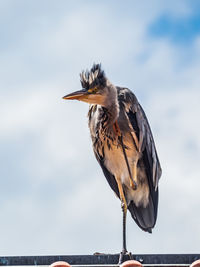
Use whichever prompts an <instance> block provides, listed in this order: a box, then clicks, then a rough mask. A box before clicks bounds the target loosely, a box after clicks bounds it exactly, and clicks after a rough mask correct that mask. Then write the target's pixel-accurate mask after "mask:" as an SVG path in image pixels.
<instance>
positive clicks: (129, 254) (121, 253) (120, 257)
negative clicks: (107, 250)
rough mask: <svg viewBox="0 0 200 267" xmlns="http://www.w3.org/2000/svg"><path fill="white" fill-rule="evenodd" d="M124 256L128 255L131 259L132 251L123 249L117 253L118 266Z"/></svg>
mask: <svg viewBox="0 0 200 267" xmlns="http://www.w3.org/2000/svg"><path fill="white" fill-rule="evenodd" d="M125 256H128V257H129V259H130V260H132V259H133V256H132V253H131V252H128V251H127V250H125V249H123V250H122V252H120V254H119V262H118V265H119V266H120V265H121V264H122V263H123V262H124V258H125Z"/></svg>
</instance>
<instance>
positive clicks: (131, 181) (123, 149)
mask: <svg viewBox="0 0 200 267" xmlns="http://www.w3.org/2000/svg"><path fill="white" fill-rule="evenodd" d="M119 140H120V143H121V146H122V151H123V154H124V159H125V161H126V166H127V169H128V173H129V181H130V186H131V188H132V189H133V190H136V189H137V181H136V180H137V163H136V165H135V167H134V169H135V170H134V176H132V173H131V169H130V166H129V162H128V158H127V155H126V149H125V147H124V143H123V136H122V135H121V136H120V137H119ZM134 178H136V180H135V179H134Z"/></svg>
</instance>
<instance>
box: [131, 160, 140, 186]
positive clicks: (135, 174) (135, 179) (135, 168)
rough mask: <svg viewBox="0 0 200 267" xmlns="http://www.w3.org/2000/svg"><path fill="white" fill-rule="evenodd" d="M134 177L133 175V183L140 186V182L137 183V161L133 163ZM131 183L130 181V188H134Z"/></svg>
mask: <svg viewBox="0 0 200 267" xmlns="http://www.w3.org/2000/svg"><path fill="white" fill-rule="evenodd" d="M132 175H133V181H135V183H136V184H138V182H137V161H134V162H133V168H132ZM131 182H132V181H131V179H130V186H131V187H132V184H131ZM133 186H134V184H133ZM132 188H133V187H132ZM133 189H135V188H133Z"/></svg>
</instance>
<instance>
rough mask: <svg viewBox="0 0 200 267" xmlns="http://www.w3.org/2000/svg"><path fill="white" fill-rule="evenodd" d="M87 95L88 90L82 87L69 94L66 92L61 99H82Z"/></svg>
mask: <svg viewBox="0 0 200 267" xmlns="http://www.w3.org/2000/svg"><path fill="white" fill-rule="evenodd" d="M87 95H88V91H87V90H85V89H83V90H79V91H76V92H73V93H71V94H68V95H66V96H63V99H67V100H74V99H76V100H82V99H83V98H85V96H87Z"/></svg>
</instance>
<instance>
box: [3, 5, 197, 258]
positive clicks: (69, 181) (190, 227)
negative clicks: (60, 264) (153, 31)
mask: <svg viewBox="0 0 200 267" xmlns="http://www.w3.org/2000/svg"><path fill="white" fill-rule="evenodd" d="M136 3H137V2H135V6H134V5H132V4H130V6H128V7H126V8H125V10H124V13H123V12H122V10H121V7H122V6H121V5H120V6H119V7H116V6H115V5H113V4H107V3H102V4H91V5H89V4H88V5H85V6H82V5H81V4H80V5H79V7H76V8H74V9H70V8H68V9H67V5H64V6H63V9H66V10H65V12H63V13H62V16H60V17H59V16H58V17H57V18H56V17H55V18H54V20H55V24H54V27H52V28H51V27H44V28H42V29H39V28H38V26H37V27H36V26H35V24H34V23H33V24H32V23H31V21H32V20H31V19H33V18H30V21H29V23H30V24H27V25H28V29H29V31H28V32H26V34H24V35H23V36H24V38H23V40H21V39H17V37H15V40H16V42H17V44H18V46H17V49H15V50H9V49H8V51H7V53H6V54H4V57H3V61H2V63H1V66H0V69H1V70H3V77H2V83H3V86H4V88H7V87H6V83H8V85H9V86H8V90H7V91H2V95H3V98H2V99H1V107H0V109H1V114H3V116H1V122H0V129H1V130H0V138H1V139H0V140H1V144H4V145H5V144H12V145H13V150H12V151H11V152H10V162H11V163H12V162H13V161H15V162H16V165H17V166H19V165H20V169H19V170H18V169H17V168H16V167H15V165H11V166H9V175H10V176H11V177H14V178H15V179H18V181H19V184H20V185H21V184H23V183H24V182H25V181H26V188H24V190H23V188H22V189H21V191H20V190H19V189H18V188H16V194H13V195H11V194H9V198H8V197H6V196H5V195H3V196H1V198H2V201H3V203H4V204H5V205H4V207H2V208H1V214H2V216H3V217H4V218H5V221H4V222H2V227H1V229H3V230H2V231H1V233H0V234H1V238H2V240H4V242H2V244H3V248H2V247H1V251H2V254H13V255H14V254H15V255H17V254H19V255H20V254H21V255H23V254H24V255H25V254H26V255H27V254H49V253H50V254H63V253H64V254H65V253H67V254H72V253H73V254H79V253H92V252H95V251H96V250H98V251H100V252H101V251H103V252H118V251H119V250H120V249H121V230H122V229H121V208H120V202H119V200H116V198H115V196H114V194H112V193H111V190H110V188H109V186H108V185H107V184H106V181H105V178H104V177H103V174H102V172H101V170H100V167H99V166H98V164H97V162H96V161H95V159H94V156H93V153H92V147H91V141H90V137H89V131H88V128H87V118H86V114H87V109H88V107H87V105H86V104H83V103H78V102H66V101H64V100H62V99H61V97H62V96H63V95H64V94H66V93H68V92H70V91H72V90H76V89H77V88H79V86H80V85H79V81H78V72H79V71H80V70H81V69H82V68H85V67H88V68H89V67H90V65H91V63H93V61H96V60H98V61H102V63H103V66H105V67H106V73H108V76H109V77H110V79H111V81H113V82H116V83H118V84H119V83H120V84H121V85H125V86H130V87H131V88H136V89H135V92H136V94H137V95H139V99H140V100H141V102H142V105H144V108H145V111H146V113H147V116H148V118H149V120H150V123H151V125H152V129H153V133H154V136H155V140H156V144H157V147H158V153H159V155H160V158H161V164H162V167H163V176H162V178H161V183H160V206H159V207H160V212H159V217H158V223H157V226H156V229H155V231H154V233H153V234H152V235H148V234H146V233H143V232H142V231H141V230H140V229H139V228H138V227H137V225H136V224H135V223H134V222H133V220H132V219H131V218H130V216H129V219H128V245H129V248H130V249H131V250H133V251H134V252H136V253H167V252H171V253H172V252H173V253H175V252H185V253H189V252H195V251H196V248H197V247H198V244H199V238H198V236H199V235H198V234H197V233H199V229H198V226H199V221H200V218H199V215H198V213H197V210H198V207H199V204H200V203H199V201H200V200H199V197H198V188H199V186H198V185H199V180H198V162H199V157H200V127H199V125H198V113H199V105H198V99H199V97H200V96H199V79H200V78H199V74H198V73H199V67H200V62H199V60H198V55H199V39H198V38H197V39H196V40H195V42H194V44H193V45H192V46H191V48H192V52H191V55H192V60H191V61H190V63H189V64H187V61H185V64H184V65H182V66H180V65H179V64H180V62H181V57H182V55H183V54H184V52H185V53H187V51H185V50H184V49H183V50H182V51H179V48H178V47H177V46H174V45H173V44H171V43H169V42H167V40H152V39H151V38H150V37H149V36H146V33H147V27H148V25H149V23H151V22H152V20H153V19H155V18H156V17H157V16H159V14H161V13H162V12H163V11H165V10H167V11H168V12H175V13H176V15H180V14H181V15H185V14H186V13H187V10H189V9H187V8H186V7H185V5H186V4H185V2H184V3H183V4H182V5H180V3H182V1H181V2H179V1H178V2H177V3H176V5H178V6H179V5H180V8H177V9H176V8H174V5H171V3H170V4H169V5H168V4H165V6H163V4H162V5H161V4H159V3H160V2H159V1H155V2H154V1H151V2H149V8H146V6H145V8H144V6H143V5H141V6H138V5H136ZM151 5H152V8H150V7H151ZM133 6H134V8H133ZM172 6H173V8H172ZM26 8H27V7H26ZM123 8H124V5H123ZM129 9H130V10H129ZM131 9H132V10H131ZM172 9H173V10H172ZM113 10H114V11H113ZM130 11H131V12H130ZM49 12H50V11H49ZM125 13H126V15H125ZM48 14H49V13H48V12H47V13H46V16H47V17H46V19H47V21H48V20H50V21H51V17H48ZM56 14H57V13H56ZM58 15H59V14H58ZM35 16H36V14H35V13H34V14H33V17H34V19H35V18H36V17H37V23H38V24H39V25H40V20H42V21H43V23H44V21H45V18H44V17H43V16H42V15H41V14H40V15H39V16H36V17H35ZM34 19H33V21H34ZM38 24H37V25H38ZM47 24H48V23H47ZM42 25H45V23H44V24H42ZM48 25H50V24H48ZM185 49H186V50H187V48H185ZM4 64H5V65H4ZM9 66H10V67H9ZM1 73H2V72H1ZM10 77H11V78H13V79H11V78H10ZM15 144H20V149H18V150H17V149H16V148H15ZM27 144H28V145H27ZM4 153H5V152H4V151H2V158H3V157H4ZM16 155H17V156H16ZM10 162H8V164H9V163H10ZM2 168H5V166H2ZM5 179H6V177H5ZM9 181H10V180H9ZM27 181H28V182H29V183H27ZM4 182H5V180H4ZM27 184H28V185H27ZM11 211H12V212H11ZM24 214H27V216H26V217H24ZM13 217H15V218H16V224H15V225H13V221H12V218H13ZM183 232H184V233H185V235H184V236H183V234H182V233H183ZM194 235H195V236H194ZM9 236H10V237H13V240H14V241H13V242H10V241H9V240H10V239H9V238H8V237H9ZM185 239H186V240H187V242H185ZM30 240H32V241H31V242H30ZM163 240H165V242H164V244H163ZM191 243H192V244H191ZM27 244H29V245H28V246H27Z"/></svg>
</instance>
